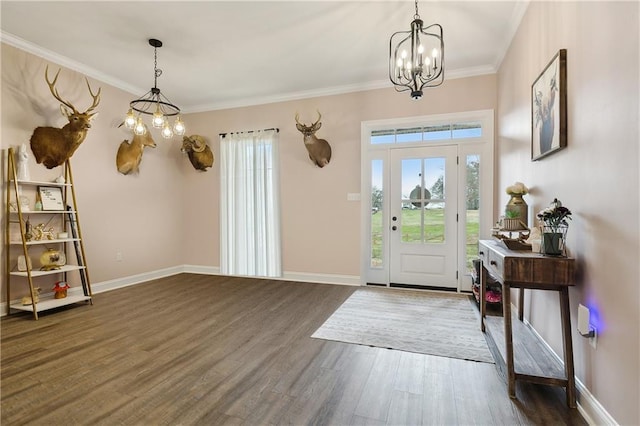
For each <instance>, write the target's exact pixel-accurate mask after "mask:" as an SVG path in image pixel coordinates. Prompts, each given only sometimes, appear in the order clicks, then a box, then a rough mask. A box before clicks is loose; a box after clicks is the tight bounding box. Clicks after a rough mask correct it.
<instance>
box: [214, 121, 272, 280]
mask: <svg viewBox="0 0 640 426" xmlns="http://www.w3.org/2000/svg"><path fill="white" fill-rule="evenodd" d="M220 156H221V160H220V170H221V176H220V198H221V200H220V230H221V231H220V268H221V272H222V273H223V274H228V275H250V276H264V277H279V276H281V274H282V266H281V254H280V193H279V180H278V179H279V178H278V133H277V131H275V130H262V131H256V132H247V133H235V134H228V135H226V136H221V138H220Z"/></svg>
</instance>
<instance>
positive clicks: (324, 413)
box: [0, 274, 585, 425]
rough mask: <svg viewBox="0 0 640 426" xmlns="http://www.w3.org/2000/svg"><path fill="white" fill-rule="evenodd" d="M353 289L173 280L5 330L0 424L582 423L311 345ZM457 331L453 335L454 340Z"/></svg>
mask: <svg viewBox="0 0 640 426" xmlns="http://www.w3.org/2000/svg"><path fill="white" fill-rule="evenodd" d="M355 290H356V287H346V286H336V285H322V284H309V283H297V282H287V281H277V280H258V279H246V278H231V277H216V276H204V275H190V274H182V275H176V276H173V277H168V278H163V279H159V280H155V281H151V282H148V283H145V284H140V285H136V286H132V287H127V288H124V289H120V290H115V291H111V292H108V293H101V294H97V295H95V304H94V305H93V306H90V305H76V306H74V307H70V308H64V309H61V310H58V311H56V312H51V313H44V314H43V315H41V317H40V320H39V321H33V320H32V319H31V316H30V315H29V314H26V313H24V314H13V315H11V316H9V317H5V318H3V319H2V321H1V323H0V326H1V332H2V341H1V343H2V348H1V349H2V358H1V361H2V365H1V370H0V373H1V389H0V391H1V402H2V408H1V417H0V421H1V422H2V424H3V425H20V424H30V425H32V424H34V425H73V424H87V425H89V424H90V425H178V424H179V425H216V424H242V425H263V424H295V425H307V424H331V425H348V424H353V425H365V424H367V425H381V424H389V425H418V424H434V425H448V424H464V425H467V424H482V425H494V424H509V425H511V424H540V425H542V424H544V425H550V424H585V422H584V421H583V419H582V418H581V416H580V414H579V413H578V412H577V411H576V410H575V409H574V410H570V409H568V408H567V407H566V405H565V396H564V391H563V390H562V389H560V388H555V387H548V386H541V385H533V384H527V383H524V384H523V383H519V384H518V388H517V397H518V399H517V400H511V399H510V398H509V397H508V395H507V389H506V384H505V382H504V380H503V379H502V378H501V377H500V376H499V374H498V372H497V369H496V367H495V365H492V364H486V363H479V362H470V361H462V360H456V359H450V358H442V357H436V356H429V355H420V354H414V353H407V352H401V351H393V350H388V349H380V348H372V347H367V346H358V345H352V344H346V343H339V342H331V341H325V340H319V339H311V338H310V337H309V336H311V334H312V333H313V332H314V331H315V330H316V329H317V328H318V327H319V326H320V325H322V323H323V322H324V321H325V320H326V319H327V318H328V317H329V316H330V315H331V313H333V311H334V310H335V309H336V308H337V307H338V306H340V304H341V303H342V302H343V301H344V300H346V299H347V297H349V295H350V294H351V293H352V292H353V291H355ZM453 332H455V330H452V333H453Z"/></svg>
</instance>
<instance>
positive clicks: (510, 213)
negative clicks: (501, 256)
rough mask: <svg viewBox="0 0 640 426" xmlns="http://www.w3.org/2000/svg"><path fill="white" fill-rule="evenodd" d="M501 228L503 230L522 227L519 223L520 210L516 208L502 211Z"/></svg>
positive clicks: (515, 229) (514, 229)
mask: <svg viewBox="0 0 640 426" xmlns="http://www.w3.org/2000/svg"><path fill="white" fill-rule="evenodd" d="M503 228H504V229H505V231H517V230H519V229H522V226H521V225H520V212H519V211H518V210H507V211H505V212H504V219H503Z"/></svg>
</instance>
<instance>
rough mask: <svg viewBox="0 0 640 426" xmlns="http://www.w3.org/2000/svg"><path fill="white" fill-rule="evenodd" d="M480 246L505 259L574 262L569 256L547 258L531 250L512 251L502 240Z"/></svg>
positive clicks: (486, 242)
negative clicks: (524, 258) (519, 258)
mask: <svg viewBox="0 0 640 426" xmlns="http://www.w3.org/2000/svg"><path fill="white" fill-rule="evenodd" d="M479 243H480V244H482V245H484V246H486V247H487V248H489V249H492V250H495V251H497V252H498V253H500V254H501V255H502V256H504V257H526V258H534V259H550V260H565V261H566V260H569V261H573V260H574V259H573V258H572V257H567V256H545V255H543V254H541V253H538V252H533V251H530V250H511V249H509V248H507V247H506V246H505V245H504V244H503V243H502V241H500V240H480V241H479Z"/></svg>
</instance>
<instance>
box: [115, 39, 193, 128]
mask: <svg viewBox="0 0 640 426" xmlns="http://www.w3.org/2000/svg"><path fill="white" fill-rule="evenodd" d="M149 44H150V45H151V46H153V56H154V63H153V72H154V73H153V87H152V88H151V90H150V91H148V92H147V93H145V94H144V95H142V96H141V97H140V98H138V99H135V100H133V101H131V102H130V103H129V111H128V112H127V115H126V117H125V120H124V124H125V126H126V127H127V128H128V129H131V130H133V132H134V133H135V134H136V135H144V134H145V133H146V132H147V126H146V125H145V124H144V122H143V121H142V117H141V114H147V115H151V116H152V118H151V125H152V126H153V127H154V128H156V129H161V131H160V133H161V134H162V137H164V138H166V139H169V138H171V137H173V135H178V136H182V135H184V132H185V130H186V129H185V126H184V122H183V121H182V119H181V118H180V108H178V107H177V106H176V105H174V104H173V103H171V101H170V100H169V99H168V98H167V97H166V96H164V95H163V94H162V92H160V89H159V88H158V77H160V76H161V75H162V70H161V69H159V68H158V48H159V47H162V42H161V41H160V40H157V39H155V38H152V39H149ZM174 116H175V117H176V119H175V121H174V123H173V126H171V125H170V124H169V117H174Z"/></svg>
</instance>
